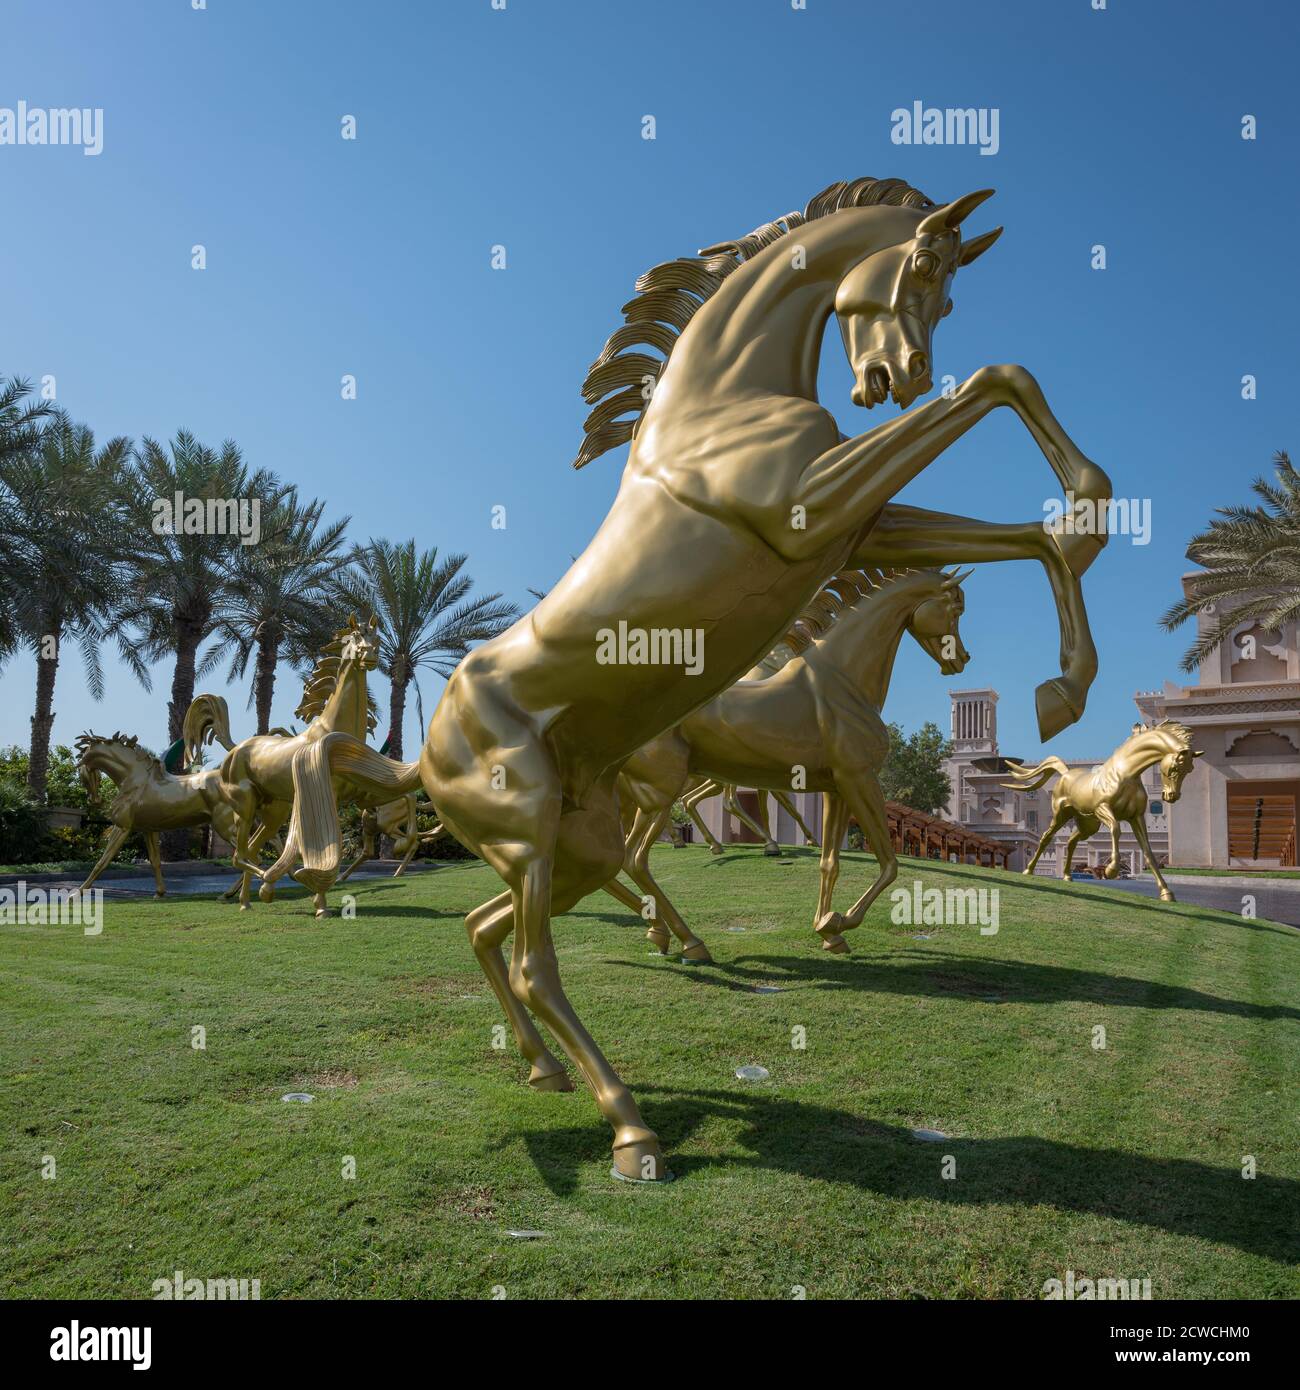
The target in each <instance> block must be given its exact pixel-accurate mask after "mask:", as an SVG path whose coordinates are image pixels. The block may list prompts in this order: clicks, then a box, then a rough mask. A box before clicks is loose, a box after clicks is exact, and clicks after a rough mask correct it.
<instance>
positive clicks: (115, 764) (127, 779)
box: [86, 753, 149, 791]
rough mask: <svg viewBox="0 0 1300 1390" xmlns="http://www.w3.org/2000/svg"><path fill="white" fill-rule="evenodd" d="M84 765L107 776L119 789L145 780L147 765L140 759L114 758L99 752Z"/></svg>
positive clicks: (124, 788)
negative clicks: (98, 754) (97, 755)
mask: <svg viewBox="0 0 1300 1390" xmlns="http://www.w3.org/2000/svg"><path fill="white" fill-rule="evenodd" d="M86 766H87V767H89V768H90V770H91V771H92V772H95V773H98V774H100V775H101V776H103V777H107V778H108V780H109V781H110V782H112V783H113V785H114V786H115V787H116V788H117V789H118V790H119V791H129V790H130V789H131V788H132V787H134V786H137V785H138V784H139V783H141V782H144V781H146V780H147V775H148V771H149V769H148V766H147V765H146V764H145V763H144V762H143V761H140V760H137V759H128V758H114V757H111V756H108V755H106V754H104V753H101V754H100V756H99V757H98V758H94V759H87V762H86Z"/></svg>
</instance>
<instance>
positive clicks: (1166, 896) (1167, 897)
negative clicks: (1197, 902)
mask: <svg viewBox="0 0 1300 1390" xmlns="http://www.w3.org/2000/svg"><path fill="white" fill-rule="evenodd" d="M1160 901H1161V902H1162V903H1176V902H1177V901H1178V899H1177V898H1176V897H1174V895H1173V894H1172V893H1171V892H1170V891H1169V889H1168V888H1166V889H1164V890H1163V891H1162V892H1161V894H1160Z"/></svg>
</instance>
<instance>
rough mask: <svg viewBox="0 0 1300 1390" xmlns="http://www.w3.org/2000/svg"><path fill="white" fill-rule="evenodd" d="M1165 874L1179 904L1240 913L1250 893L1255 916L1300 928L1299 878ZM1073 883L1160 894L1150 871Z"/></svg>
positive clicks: (1156, 895)
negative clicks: (1149, 873) (1116, 877)
mask: <svg viewBox="0 0 1300 1390" xmlns="http://www.w3.org/2000/svg"><path fill="white" fill-rule="evenodd" d="M1165 877H1166V878H1167V879H1168V880H1169V886H1170V887H1171V888H1172V889H1173V890H1174V896H1175V897H1176V898H1177V899H1178V901H1179V902H1180V903H1195V904H1196V906H1197V907H1215V908H1218V909H1219V911H1221V912H1231V913H1234V914H1235V915H1237V916H1240V915H1241V910H1242V906H1243V899H1244V898H1245V897H1246V895H1247V894H1249V895H1250V896H1251V897H1253V898H1254V899H1255V916H1256V917H1263V918H1265V919H1266V920H1268V921H1270V922H1285V923H1286V924H1287V926H1290V927H1300V879H1280V878H1272V879H1270V878H1204V877H1202V876H1201V875H1200V874H1166V875H1165ZM1074 886H1075V887H1076V888H1090V887H1105V888H1119V889H1122V890H1123V891H1124V892H1126V893H1141V894H1142V895H1143V896H1144V897H1147V898H1154V897H1158V896H1159V889H1157V887H1156V881H1155V879H1153V878H1151V877H1150V876H1149V875H1148V874H1142V875H1140V876H1139V877H1138V878H1120V879H1116V880H1115V881H1114V882H1113V883H1103V882H1101V881H1100V880H1099V881H1098V882H1097V883H1096V884H1094V883H1093V882H1092V881H1091V880H1089V879H1086V878H1084V879H1076V880H1075V883H1074Z"/></svg>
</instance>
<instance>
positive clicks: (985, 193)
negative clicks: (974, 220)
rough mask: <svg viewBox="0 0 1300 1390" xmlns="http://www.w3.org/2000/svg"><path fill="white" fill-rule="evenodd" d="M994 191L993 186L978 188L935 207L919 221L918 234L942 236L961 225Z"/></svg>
mask: <svg viewBox="0 0 1300 1390" xmlns="http://www.w3.org/2000/svg"><path fill="white" fill-rule="evenodd" d="M993 193H994V190H993V189H991V188H978V189H976V190H975V192H974V193H963V194H962V196H961V197H960V198H957V199H955V200H954V201H953V202H951V203H945V204H944V205H943V207H941V208H935V210H934V211H933V212H932V213H930V214H929V215H928V216H927V217H924V218H922V219H921V221H920V222H919V223H917V227H916V234H917V236H941V235H942V234H943V233H944V232H951V231H952V230H953V229H954V228H956V227H960V226H961V224H962V223H963V222H964V221H965V220H966V219H967V217H969V216H970V214H971V213H972V212H974V211H975V209H976V208H977V207H979V205H980V204H981V203H982V202H983V201H984V200H985V199H986V198H991V197H992V196H993Z"/></svg>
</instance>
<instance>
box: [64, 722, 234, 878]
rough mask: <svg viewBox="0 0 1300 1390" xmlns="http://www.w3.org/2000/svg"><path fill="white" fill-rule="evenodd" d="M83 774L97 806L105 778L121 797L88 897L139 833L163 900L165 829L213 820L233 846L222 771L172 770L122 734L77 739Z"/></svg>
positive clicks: (79, 767)
mask: <svg viewBox="0 0 1300 1390" xmlns="http://www.w3.org/2000/svg"><path fill="white" fill-rule="evenodd" d="M77 775H78V776H79V777H80V779H81V784H82V786H83V787H84V788H85V789H86V797H87V799H88V800H89V802H90V804H91V806H95V807H97V806H99V805H100V780H99V779H100V777H101V776H104V777H107V778H108V779H109V780H110V781H112V782H115V783H116V784H117V796H116V798H115V799H114V801H113V804H112V806H111V807H110V808H109V812H108V818H109V820H110V821H111V822H112V824H113V828H112V829H111V830H110V831H109V832H108V838H107V839H106V840H105V842H104V850H103V853H102V854H101V855H100V857H99V859H98V861H97V862H96V864H95V867H94V868H93V869H91V871H90V875H89V877H88V878H87V879H86V881H85V883H83V884H82V885H81V891H82V892H83V893H84V892H85V891H86V890H87V889H88V888H89V887H90V885H91V884H92V883H94V881H95V880H96V879H97V878H98V877H99V876H100V874H102V873H103V872H104V870H105V868H107V867H108V865H109V863H110V862H111V861H112V859H113V856H114V855H115V854H116V853H117V852H118V850H119V849H121V847H122V842H123V841H124V840H125V839H126V837H127V836H128V835H130V834H132V833H133V832H135V831H141V832H142V833H143V835H144V842H145V848H146V849H147V850H148V853H149V863H150V864H151V865H152V866H153V877H154V883H155V885H156V890H155V893H154V896H155V897H157V898H161V897H162V896H163V895H164V894H165V893H166V891H167V886H166V884H165V883H164V881H163V872H162V862H161V860H160V857H159V853H158V832H159V831H161V830H183V829H187V828H188V827H190V826H195V825H203V824H205V823H206V822H208V821H211V822H212V824H213V827H214V828H215V830H216V832H217V834H218V835H220V836H221V837H222V838H223V839H225V840H231V842H232V843H233V839H232V837H233V835H234V833H235V828H234V827H235V817H234V813H233V812H232V811H231V810H230V808H229V807H228V806H226V805H225V803H224V802H223V801H222V799H221V794H220V788H219V787H218V785H217V783H218V777H217V769H216V768H204V769H201V770H199V771H197V772H189V773H181V774H179V775H178V774H175V773H171V772H168V771H167V769H166V768H164V767H163V765H162V760H161V759H160V758H157V757H155V756H154V754H152V753H150V752H149V751H148V749H146V748H141V747H140V740H139V739H138V738H134V737H133V738H127V737H126V736H125V735H124V734H120V733H116V734H114V735H113V736H112V737H111V738H107V737H105V736H104V735H102V734H90V733H86V734H82V735H81V737H80V738H79V739H78V740H77Z"/></svg>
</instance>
